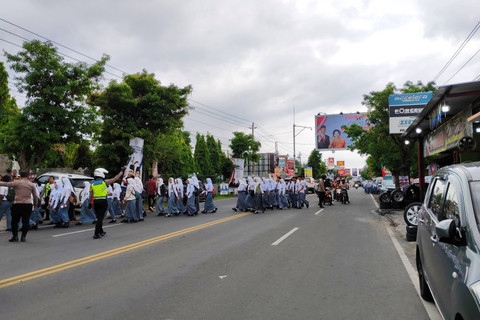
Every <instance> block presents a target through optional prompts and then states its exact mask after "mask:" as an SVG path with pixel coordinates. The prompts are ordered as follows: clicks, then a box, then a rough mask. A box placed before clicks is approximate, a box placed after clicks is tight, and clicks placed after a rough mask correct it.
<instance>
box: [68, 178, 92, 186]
mask: <svg viewBox="0 0 480 320" xmlns="http://www.w3.org/2000/svg"><path fill="white" fill-rule="evenodd" d="M92 180H93V178H90V179H89V178H82V179H70V181H72V182H73V183H72V184H73V187H74V188H83V182H84V181H89V182H92Z"/></svg>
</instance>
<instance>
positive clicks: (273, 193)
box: [268, 178, 278, 210]
mask: <svg viewBox="0 0 480 320" xmlns="http://www.w3.org/2000/svg"><path fill="white" fill-rule="evenodd" d="M268 181H269V183H270V205H271V208H270V209H272V210H273V207H277V206H278V201H277V183H276V182H275V180H273V178H270V179H268Z"/></svg>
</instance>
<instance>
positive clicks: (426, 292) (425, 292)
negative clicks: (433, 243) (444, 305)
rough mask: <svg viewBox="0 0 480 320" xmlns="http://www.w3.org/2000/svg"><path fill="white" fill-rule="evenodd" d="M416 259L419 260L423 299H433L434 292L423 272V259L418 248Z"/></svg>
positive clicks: (418, 269) (418, 266) (419, 278)
mask: <svg viewBox="0 0 480 320" xmlns="http://www.w3.org/2000/svg"><path fill="white" fill-rule="evenodd" d="M416 260H417V271H418V281H419V284H420V296H421V297H422V298H423V300H426V301H433V297H432V292H431V291H430V288H429V287H428V283H427V281H426V280H425V274H424V272H423V266H422V261H421V259H420V254H419V253H418V248H417V259H416Z"/></svg>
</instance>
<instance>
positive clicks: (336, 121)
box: [315, 113, 370, 150]
mask: <svg viewBox="0 0 480 320" xmlns="http://www.w3.org/2000/svg"><path fill="white" fill-rule="evenodd" d="M354 123H355V124H358V125H359V126H361V127H363V128H364V129H369V128H370V126H369V125H368V123H367V114H366V113H349V114H332V115H317V116H315V129H316V130H315V145H316V146H317V150H324V149H347V147H349V146H350V145H351V144H352V140H351V139H350V138H348V137H347V135H346V134H345V132H344V129H342V126H350V125H352V124H354Z"/></svg>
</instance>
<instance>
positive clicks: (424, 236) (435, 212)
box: [417, 176, 447, 298]
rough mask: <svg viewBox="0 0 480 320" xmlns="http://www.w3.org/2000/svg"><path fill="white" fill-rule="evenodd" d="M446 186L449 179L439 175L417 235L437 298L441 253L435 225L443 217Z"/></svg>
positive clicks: (429, 279)
mask: <svg viewBox="0 0 480 320" xmlns="http://www.w3.org/2000/svg"><path fill="white" fill-rule="evenodd" d="M446 187H447V181H446V179H445V177H442V176H438V177H436V178H435V180H434V181H433V185H432V188H431V189H430V190H429V191H430V194H429V198H428V199H427V201H428V202H427V203H426V204H425V205H426V208H425V212H423V213H422V217H421V223H420V224H419V230H418V235H417V236H419V237H420V241H418V244H419V246H420V251H421V253H422V262H423V270H424V273H425V276H426V278H427V280H428V282H429V285H430V287H431V289H432V293H433V294H434V295H435V298H437V297H436V293H437V292H438V291H439V290H442V287H441V284H440V283H439V280H438V273H439V272H440V271H439V266H438V263H439V262H438V259H439V254H438V252H436V251H437V247H438V241H436V232H435V226H436V225H437V223H438V222H439V217H440V218H441V217H442V211H443V204H444V199H445V192H446Z"/></svg>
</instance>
